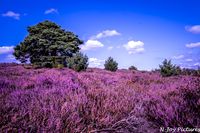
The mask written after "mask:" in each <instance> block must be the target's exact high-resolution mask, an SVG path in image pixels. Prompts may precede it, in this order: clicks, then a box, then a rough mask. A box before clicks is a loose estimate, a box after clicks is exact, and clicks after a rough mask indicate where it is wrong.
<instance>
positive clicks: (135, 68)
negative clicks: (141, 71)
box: [128, 65, 137, 70]
mask: <svg viewBox="0 0 200 133" xmlns="http://www.w3.org/2000/svg"><path fill="white" fill-rule="evenodd" d="M128 69H129V70H137V67H135V66H133V65H132V66H130V67H129V68H128Z"/></svg>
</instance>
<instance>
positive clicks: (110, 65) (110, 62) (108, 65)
mask: <svg viewBox="0 0 200 133" xmlns="http://www.w3.org/2000/svg"><path fill="white" fill-rule="evenodd" d="M104 67H105V69H106V70H109V71H113V72H114V71H116V70H117V69H118V63H117V62H116V61H115V60H114V59H113V58H112V57H108V59H107V60H106V61H105V64H104Z"/></svg>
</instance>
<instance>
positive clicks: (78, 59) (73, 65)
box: [66, 53, 88, 72]
mask: <svg viewBox="0 0 200 133" xmlns="http://www.w3.org/2000/svg"><path fill="white" fill-rule="evenodd" d="M66 62H67V67H68V68H70V69H73V70H75V71H77V72H79V71H82V70H83V71H84V70H86V69H87V67H88V57H87V56H86V55H83V54H82V53H76V54H75V55H74V56H73V57H70V58H67V59H66Z"/></svg>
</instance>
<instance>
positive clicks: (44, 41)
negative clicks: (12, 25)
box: [13, 21, 83, 66]
mask: <svg viewBox="0 0 200 133" xmlns="http://www.w3.org/2000/svg"><path fill="white" fill-rule="evenodd" d="M27 30H28V32H29V35H28V36H27V37H26V38H25V39H24V41H22V42H21V43H20V44H19V45H17V46H16V47H15V48H14V49H15V51H14V54H13V55H14V56H15V58H16V59H17V60H19V61H20V62H21V63H26V62H27V60H30V63H32V64H40V65H41V66H45V65H42V64H45V62H46V61H47V58H46V57H48V56H49V58H53V57H56V58H57V57H58V58H59V56H62V58H63V57H65V59H66V58H67V57H72V54H73V53H77V52H79V50H80V48H79V45H81V44H83V41H82V40H80V39H79V38H78V36H77V35H75V34H74V33H73V32H70V31H65V30H64V29H61V27H60V26H59V25H57V24H56V23H53V22H51V21H44V22H41V23H38V24H37V25H35V26H29V27H28V28H27ZM43 57H45V58H43ZM60 58H61V57H60ZM47 62H48V63H47V64H49V62H50V64H52V66H55V64H54V63H55V62H54V61H53V60H51V59H50V60H49V59H48V61H47ZM62 63H65V62H62ZM62 65H64V64H62ZM48 66H50V65H48Z"/></svg>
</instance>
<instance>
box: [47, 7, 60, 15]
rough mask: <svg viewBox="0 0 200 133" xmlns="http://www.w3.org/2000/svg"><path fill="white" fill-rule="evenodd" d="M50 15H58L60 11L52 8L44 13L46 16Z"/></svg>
mask: <svg viewBox="0 0 200 133" xmlns="http://www.w3.org/2000/svg"><path fill="white" fill-rule="evenodd" d="M50 13H58V10H57V9H54V8H50V9H48V10H46V11H45V12H44V14H50Z"/></svg>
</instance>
